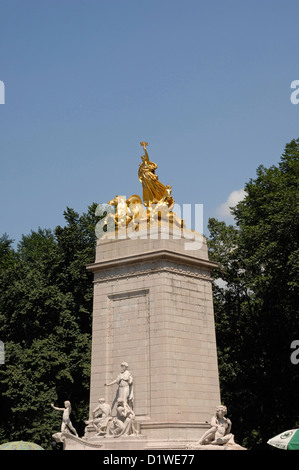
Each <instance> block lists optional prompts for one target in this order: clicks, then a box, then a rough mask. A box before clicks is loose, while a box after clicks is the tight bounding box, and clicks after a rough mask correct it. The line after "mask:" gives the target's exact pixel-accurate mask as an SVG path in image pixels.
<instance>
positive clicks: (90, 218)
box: [0, 204, 97, 448]
mask: <svg viewBox="0 0 299 470" xmlns="http://www.w3.org/2000/svg"><path fill="white" fill-rule="evenodd" d="M95 208H96V205H95V204H93V205H92V206H90V207H89V208H88V212H87V213H85V214H83V215H82V216H79V214H77V213H76V212H75V211H74V210H72V209H69V208H67V210H66V211H65V213H64V216H65V220H66V225H65V226H64V227H60V226H58V227H56V229H55V230H54V232H52V231H51V230H42V229H39V230H38V231H37V232H31V234H29V235H26V236H23V237H22V240H21V242H20V243H19V245H18V247H17V249H16V250H13V249H12V242H11V241H10V240H9V239H8V237H7V236H3V237H2V238H1V239H0V253H1V254H2V256H1V261H0V338H1V340H2V341H3V342H4V344H5V364H4V365H2V366H1V368H0V373H1V375H0V378H1V380H0V393H1V400H0V416H1V418H0V440H1V441H8V440H18V439H23V440H32V441H34V442H37V443H39V444H40V445H42V446H43V447H45V448H50V444H51V435H52V433H53V432H56V431H59V429H60V422H61V416H60V414H59V413H55V412H53V410H52V409H51V407H50V403H51V402H55V403H59V405H60V406H62V405H63V401H64V400H66V399H69V400H70V401H71V402H72V405H73V406H72V409H73V418H72V420H73V422H74V424H75V425H76V427H77V429H78V432H82V430H83V427H84V422H83V420H84V419H86V416H88V400H89V376H90V346H91V317H92V297H93V284H92V275H91V274H90V273H89V272H87V270H86V264H88V263H91V262H93V261H94V252H95V243H96V236H95V231H94V228H95V224H96V222H97V218H96V216H95Z"/></svg>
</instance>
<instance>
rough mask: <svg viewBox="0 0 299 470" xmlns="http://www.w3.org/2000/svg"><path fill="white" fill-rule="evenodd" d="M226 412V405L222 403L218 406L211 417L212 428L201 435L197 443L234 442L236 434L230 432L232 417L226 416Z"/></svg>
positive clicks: (222, 443)
mask: <svg viewBox="0 0 299 470" xmlns="http://www.w3.org/2000/svg"><path fill="white" fill-rule="evenodd" d="M226 413H227V408H226V406H223V405H220V406H218V407H217V408H216V414H215V416H213V417H212V419H211V428H210V429H208V430H207V431H206V432H205V433H204V434H203V435H202V436H201V438H200V439H199V441H198V442H197V445H208V444H212V445H224V444H227V443H230V444H233V443H234V435H233V434H231V432H230V431H231V427H232V423H231V421H230V419H228V418H225V415H226Z"/></svg>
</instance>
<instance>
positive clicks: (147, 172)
mask: <svg viewBox="0 0 299 470" xmlns="http://www.w3.org/2000/svg"><path fill="white" fill-rule="evenodd" d="M140 143H141V145H142V146H143V148H144V151H145V155H143V156H142V157H141V159H142V163H140V165H139V170H138V178H139V181H140V182H141V183H142V188H143V204H144V205H145V206H146V207H148V206H149V205H150V204H157V203H158V202H159V201H160V200H161V199H162V198H163V196H164V195H165V192H166V187H165V186H164V185H163V184H162V183H160V181H158V176H157V175H156V173H155V170H156V169H157V167H158V166H157V164H156V163H154V162H151V161H150V159H149V156H148V153H147V150H146V145H147V143H146V142H140Z"/></svg>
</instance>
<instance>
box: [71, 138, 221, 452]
mask: <svg viewBox="0 0 299 470" xmlns="http://www.w3.org/2000/svg"><path fill="white" fill-rule="evenodd" d="M141 145H142V147H143V149H144V155H143V156H142V157H141V158H142V162H141V163H140V166H139V171H138V177H139V180H140V182H141V184H142V189H143V201H142V200H141V198H140V197H139V196H138V195H135V194H134V195H132V196H130V197H129V198H126V197H124V196H115V197H114V198H113V199H111V200H110V201H109V203H108V206H107V207H106V208H105V211H104V210H103V209H102V208H100V209H99V215H103V214H104V215H105V217H103V218H102V219H101V221H100V222H99V223H98V225H97V234H98V241H97V246H96V257H95V262H94V263H92V264H91V265H88V266H87V269H88V270H90V271H91V272H92V273H93V274H94V304H93V329H92V357H91V382H90V417H89V420H87V421H86V424H87V426H86V429H85V436H84V438H83V439H80V438H77V437H76V436H75V435H74V434H73V433H67V434H65V435H64V439H63V441H64V448H65V449H78V448H82V449H103V450H113V449H186V448H188V446H189V447H190V446H191V447H192V445H195V446H197V448H199V447H200V446H201V444H199V443H198V441H199V439H200V437H201V436H203V435H207V439H210V438H211V442H212V441H214V440H215V439H214V437H215V433H214V434H213V432H210V431H209V430H210V428H211V424H210V423H209V420H210V416H211V415H213V414H215V409H217V407H218V405H219V404H220V403H221V401H220V388H219V377H218V364H217V350H216V338H215V324H214V311H213V298H212V283H211V277H210V273H211V270H212V269H213V268H214V267H215V266H216V265H215V264H214V263H212V262H210V261H209V258H208V250H207V244H206V240H205V238H204V237H203V236H202V234H200V233H197V232H195V231H192V230H191V229H188V228H186V226H185V222H184V221H183V220H182V219H180V217H179V216H178V215H177V214H176V213H175V212H174V211H173V208H174V199H173V197H172V195H171V191H172V188H171V186H169V185H165V186H164V185H163V184H162V183H161V182H160V181H159V180H158V176H157V175H156V169H157V165H156V163H154V162H151V161H150V159H149V155H148V152H147V149H146V147H147V145H148V144H147V143H146V142H141ZM124 361H125V362H124ZM117 374H118V375H117ZM115 377H116V378H115ZM99 397H104V398H103V399H102V401H101V403H100V406H99V405H98V402H99ZM104 403H106V404H109V410H108V411H107V409H106V411H105V412H104V413H102V412H101V410H100V408H101V404H102V405H103V404H104ZM99 410H100V413H98V412H99ZM212 428H213V425H212ZM206 433H207V434H206ZM204 442H205V443H206V439H204ZM218 447H219V446H218Z"/></svg>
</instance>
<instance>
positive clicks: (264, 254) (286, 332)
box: [209, 140, 299, 448]
mask: <svg viewBox="0 0 299 470" xmlns="http://www.w3.org/2000/svg"><path fill="white" fill-rule="evenodd" d="M245 190H246V197H245V199H244V200H242V201H241V202H240V203H239V204H238V205H237V206H236V207H235V208H234V209H232V212H233V214H234V216H235V221H236V226H232V225H230V226H227V225H226V224H225V223H224V222H219V221H217V220H215V219H210V221H209V230H210V240H209V246H210V257H211V258H212V259H214V260H215V261H217V262H218V263H219V269H217V270H215V272H214V278H215V280H216V282H214V306H215V315H216V329H217V342H218V349H219V352H218V354H219V367H220V380H221V391H222V399H223V401H224V402H225V404H226V405H227V406H228V409H229V413H230V415H231V416H232V420H233V422H234V424H235V430H237V431H236V432H237V433H238V436H240V438H241V439H242V440H243V443H244V444H245V445H246V446H249V447H250V448H263V447H264V446H265V445H266V444H265V443H266V442H267V439H269V438H270V437H272V436H273V435H276V434H278V433H280V432H282V431H284V430H286V429H291V428H293V427H297V426H299V402H298V390H299V364H298V365H297V364H294V363H292V361H291V359H290V357H291V353H292V349H291V344H292V342H293V341H294V340H299V140H293V141H292V142H290V143H289V144H288V145H287V146H286V148H285V152H284V154H283V155H282V158H281V161H280V163H279V165H278V166H272V167H270V168H268V169H267V168H264V167H263V166H260V167H259V168H258V170H257V177H256V179H254V180H250V181H249V182H248V183H247V184H246V187H245ZM220 280H221V281H220ZM219 281H220V282H219Z"/></svg>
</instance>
